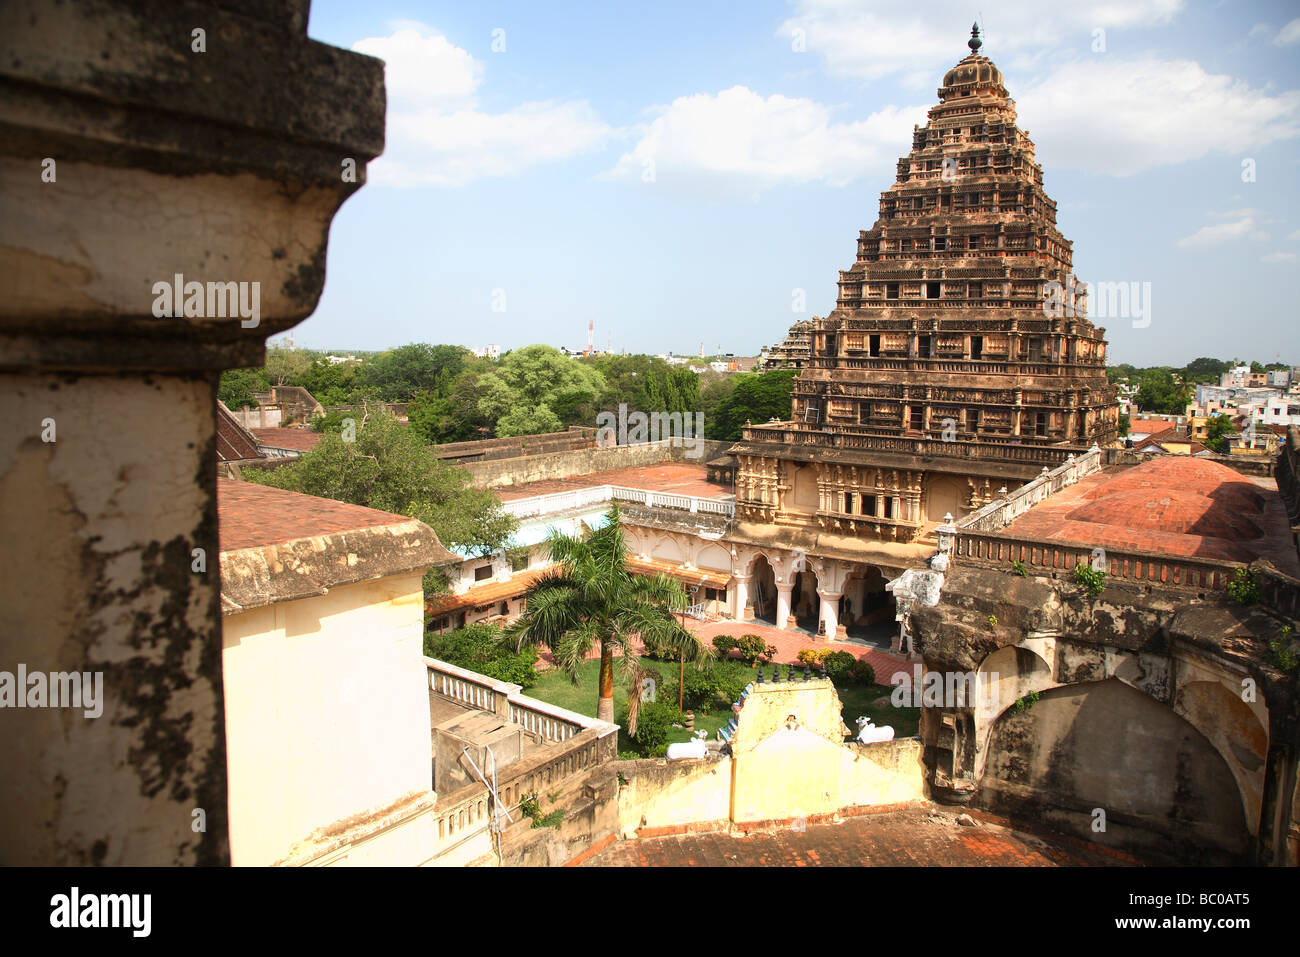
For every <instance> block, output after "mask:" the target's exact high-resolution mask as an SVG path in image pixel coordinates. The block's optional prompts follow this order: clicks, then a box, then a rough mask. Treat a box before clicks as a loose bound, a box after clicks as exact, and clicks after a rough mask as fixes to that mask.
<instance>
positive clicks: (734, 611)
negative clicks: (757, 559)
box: [727, 575, 750, 621]
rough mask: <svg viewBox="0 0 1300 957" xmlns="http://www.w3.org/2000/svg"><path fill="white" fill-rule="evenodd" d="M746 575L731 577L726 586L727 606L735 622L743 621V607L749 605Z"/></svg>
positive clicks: (748, 577)
mask: <svg viewBox="0 0 1300 957" xmlns="http://www.w3.org/2000/svg"><path fill="white" fill-rule="evenodd" d="M749 582H750V576H748V575H743V576H741V575H733V576H732V577H731V581H730V582H729V583H728V584H727V604H729V605H730V606H731V617H732V618H734V619H735V620H736V621H744V620H745V607H746V606H747V605H748V604H749Z"/></svg>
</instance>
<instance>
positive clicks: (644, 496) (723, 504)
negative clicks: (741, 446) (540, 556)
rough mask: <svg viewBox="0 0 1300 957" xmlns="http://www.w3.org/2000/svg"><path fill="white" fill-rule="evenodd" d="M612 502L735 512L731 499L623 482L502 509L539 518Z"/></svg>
mask: <svg viewBox="0 0 1300 957" xmlns="http://www.w3.org/2000/svg"><path fill="white" fill-rule="evenodd" d="M611 501H620V502H633V503H635V504H638V505H646V506H649V507H651V508H671V509H678V510H681V511H685V512H708V513H711V514H716V515H726V516H727V517H728V518H730V517H731V516H732V515H734V514H735V505H734V503H732V502H730V501H725V500H722V499H709V498H700V497H699V496H696V495H677V494H675V493H671V492H655V491H651V490H649V489H640V488H628V487H626V486H623V485H598V486H593V487H592V488H584V489H578V490H577V491H573V492H553V493H551V494H550V495H536V496H533V497H531V498H519V499H514V500H512V501H508V502H503V503H502V504H501V508H502V511H504V512H505V513H506V514H508V515H513V516H515V517H516V518H536V517H539V516H542V515H553V514H556V513H558V512H565V511H571V510H574V509H579V508H585V507H588V506H591V505H603V504H604V503H606V502H611Z"/></svg>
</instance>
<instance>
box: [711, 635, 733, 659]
mask: <svg viewBox="0 0 1300 957" xmlns="http://www.w3.org/2000/svg"><path fill="white" fill-rule="evenodd" d="M713 647H714V648H717V649H718V657H719V658H726V657H727V655H729V654H731V652H732V649H734V648H735V647H736V639H735V638H732V637H731V636H730V635H718V637H716V638H714V639H713Z"/></svg>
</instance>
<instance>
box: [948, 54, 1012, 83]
mask: <svg viewBox="0 0 1300 957" xmlns="http://www.w3.org/2000/svg"><path fill="white" fill-rule="evenodd" d="M943 85H944V86H970V85H978V86H1002V85H1003V84H1002V71H1001V70H999V69H998V68H997V67H996V66H994V65H993V61H992V60H990V59H989V58H988V57H986V56H976V55H975V54H973V53H972V54H971V55H970V56H968V57H966V58H965V59H964V60H962V61H961V62H960V63H958V64H957V65H956V66H955V67H953V68H952V69H951V70H949V71H948V72H947V73H945V74H944V77H943Z"/></svg>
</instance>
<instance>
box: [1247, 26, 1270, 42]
mask: <svg viewBox="0 0 1300 957" xmlns="http://www.w3.org/2000/svg"><path fill="white" fill-rule="evenodd" d="M1272 32H1273V24H1271V23H1257V24H1255V25H1254V26H1253V27H1251V28H1250V32H1249V33H1247V34H1246V36H1247V38H1248V39H1251V40H1253V39H1255V37H1262V36H1267V35H1268V34H1270V33H1272Z"/></svg>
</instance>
